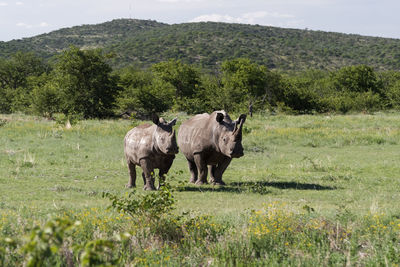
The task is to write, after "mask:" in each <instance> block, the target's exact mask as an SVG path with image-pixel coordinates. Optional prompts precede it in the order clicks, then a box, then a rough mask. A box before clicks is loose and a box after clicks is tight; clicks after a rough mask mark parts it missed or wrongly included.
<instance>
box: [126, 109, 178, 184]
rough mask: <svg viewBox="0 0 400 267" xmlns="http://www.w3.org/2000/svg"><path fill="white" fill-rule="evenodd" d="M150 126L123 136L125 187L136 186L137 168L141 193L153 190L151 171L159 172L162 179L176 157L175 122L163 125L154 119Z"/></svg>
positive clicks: (163, 123) (160, 119)
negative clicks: (141, 178)
mask: <svg viewBox="0 0 400 267" xmlns="http://www.w3.org/2000/svg"><path fill="white" fill-rule="evenodd" d="M153 123H154V124H153V125H151V124H142V125H139V126H137V127H135V128H133V129H132V130H130V131H129V132H128V133H127V134H126V136H125V139H124V151H125V158H126V161H127V163H128V168H129V176H130V177H129V183H128V184H127V185H126V186H127V187H135V186H136V165H137V166H140V167H142V169H143V173H142V176H143V182H144V190H154V189H155V187H154V169H159V177H160V179H162V178H163V177H164V175H165V174H166V173H167V172H168V171H169V169H170V168H171V165H172V162H173V161H174V159H175V154H177V153H178V146H177V144H176V137H175V130H173V128H172V127H173V126H174V125H175V123H176V118H175V119H173V120H172V121H171V122H166V121H165V120H164V119H162V118H159V117H158V116H157V115H155V116H153Z"/></svg>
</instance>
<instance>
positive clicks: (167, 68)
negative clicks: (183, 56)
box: [152, 59, 200, 110]
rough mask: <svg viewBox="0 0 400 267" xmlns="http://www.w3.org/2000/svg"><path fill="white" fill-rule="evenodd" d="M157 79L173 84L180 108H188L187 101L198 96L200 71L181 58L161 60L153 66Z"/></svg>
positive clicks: (176, 102) (176, 103)
mask: <svg viewBox="0 0 400 267" xmlns="http://www.w3.org/2000/svg"><path fill="white" fill-rule="evenodd" d="M152 70H153V72H154V75H155V77H156V78H157V79H160V80H161V81H163V82H164V83H165V84H166V86H167V87H168V84H169V85H172V86H173V88H174V90H175V101H174V102H175V105H176V106H177V109H178V110H186V109H187V106H186V102H191V100H192V99H193V98H195V97H196V94H197V91H198V90H199V86H200V76H199V73H198V71H197V70H196V69H195V68H194V67H193V66H191V65H188V64H184V63H182V62H181V61H179V60H172V59H171V60H169V61H166V62H160V63H157V64H154V65H153V66H152Z"/></svg>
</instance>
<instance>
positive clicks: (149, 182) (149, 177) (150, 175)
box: [140, 159, 156, 190]
mask: <svg viewBox="0 0 400 267" xmlns="http://www.w3.org/2000/svg"><path fill="white" fill-rule="evenodd" d="M140 166H141V167H142V169H143V173H144V177H145V178H146V184H145V185H144V187H143V189H144V190H156V188H155V187H154V168H153V167H152V164H151V162H150V160H149V159H141V160H140Z"/></svg>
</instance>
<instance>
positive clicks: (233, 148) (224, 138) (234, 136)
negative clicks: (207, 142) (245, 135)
mask: <svg viewBox="0 0 400 267" xmlns="http://www.w3.org/2000/svg"><path fill="white" fill-rule="evenodd" d="M225 116H227V117H228V118H227V120H224V117H225ZM216 120H217V122H218V123H219V124H220V126H221V127H219V129H220V130H221V132H220V135H219V139H218V146H219V149H220V151H221V153H222V154H224V155H226V156H228V157H230V158H240V157H242V156H243V155H244V153H243V146H242V127H243V124H244V122H245V121H246V115H245V114H242V115H240V116H239V118H238V119H237V120H236V121H231V120H230V119H229V116H228V115H226V114H223V113H217V116H216Z"/></svg>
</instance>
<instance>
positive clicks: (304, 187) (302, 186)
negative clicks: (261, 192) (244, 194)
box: [229, 181, 337, 190]
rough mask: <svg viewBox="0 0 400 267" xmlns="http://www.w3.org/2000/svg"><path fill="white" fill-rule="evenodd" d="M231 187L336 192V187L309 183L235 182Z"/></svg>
mask: <svg viewBox="0 0 400 267" xmlns="http://www.w3.org/2000/svg"><path fill="white" fill-rule="evenodd" d="M229 185H232V186H238V187H242V186H244V187H248V186H253V187H254V186H264V187H275V188H279V189H297V190H335V189H337V188H336V187H331V186H324V185H319V184H309V183H298V182H270V181H257V182H251V181H246V182H233V183H230V184H229Z"/></svg>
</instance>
